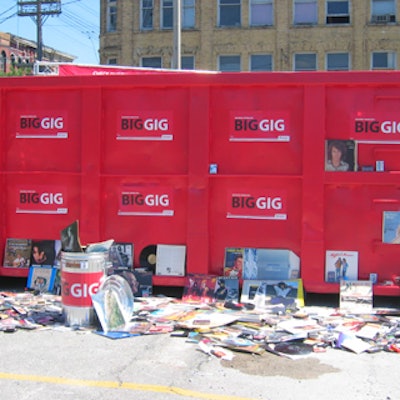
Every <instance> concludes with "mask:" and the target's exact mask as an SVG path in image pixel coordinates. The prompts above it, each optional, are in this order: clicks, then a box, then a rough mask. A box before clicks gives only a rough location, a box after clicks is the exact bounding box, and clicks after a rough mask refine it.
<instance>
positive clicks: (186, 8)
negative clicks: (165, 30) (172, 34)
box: [182, 0, 196, 29]
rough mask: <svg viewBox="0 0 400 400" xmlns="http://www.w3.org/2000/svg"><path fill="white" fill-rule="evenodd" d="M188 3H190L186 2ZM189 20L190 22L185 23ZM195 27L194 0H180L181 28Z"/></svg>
mask: <svg viewBox="0 0 400 400" xmlns="http://www.w3.org/2000/svg"><path fill="white" fill-rule="evenodd" d="M188 3H190V4H188ZM187 20H190V21H191V22H190V23H186V21H187ZM195 27H196V0H182V29H194V28H195Z"/></svg>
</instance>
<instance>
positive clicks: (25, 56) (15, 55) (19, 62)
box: [0, 32, 76, 73]
mask: <svg viewBox="0 0 400 400" xmlns="http://www.w3.org/2000/svg"><path fill="white" fill-rule="evenodd" d="M36 57H37V45H36V42H33V41H31V40H28V39H24V38H22V37H19V36H16V35H12V34H10V33H5V32H0V72H2V73H8V72H10V71H11V69H12V68H13V67H14V68H32V67H33V64H34V62H35V60H36ZM75 58H76V57H74V56H72V55H70V54H66V53H63V52H61V51H58V50H55V49H52V48H51V47H44V48H43V61H52V62H72V61H74V59H75Z"/></svg>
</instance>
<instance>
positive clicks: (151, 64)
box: [142, 57, 162, 68]
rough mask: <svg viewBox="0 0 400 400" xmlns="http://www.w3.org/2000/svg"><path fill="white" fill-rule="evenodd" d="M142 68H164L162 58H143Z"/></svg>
mask: <svg viewBox="0 0 400 400" xmlns="http://www.w3.org/2000/svg"><path fill="white" fill-rule="evenodd" d="M142 67H144V68H162V60H161V57H142Z"/></svg>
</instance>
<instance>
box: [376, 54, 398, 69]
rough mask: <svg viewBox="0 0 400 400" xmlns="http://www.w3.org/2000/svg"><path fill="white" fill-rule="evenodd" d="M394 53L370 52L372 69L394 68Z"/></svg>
mask: <svg viewBox="0 0 400 400" xmlns="http://www.w3.org/2000/svg"><path fill="white" fill-rule="evenodd" d="M395 68H396V55H395V53H392V52H383V51H377V52H374V53H372V69H395Z"/></svg>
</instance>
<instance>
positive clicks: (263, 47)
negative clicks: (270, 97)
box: [100, 0, 400, 71]
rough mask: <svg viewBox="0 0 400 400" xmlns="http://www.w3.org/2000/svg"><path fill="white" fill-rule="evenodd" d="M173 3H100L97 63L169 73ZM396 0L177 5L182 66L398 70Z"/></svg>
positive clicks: (221, 0)
mask: <svg viewBox="0 0 400 400" xmlns="http://www.w3.org/2000/svg"><path fill="white" fill-rule="evenodd" d="M173 4H174V0H136V1H131V0H101V12H100V14H101V24H100V32H101V33H100V62H101V64H118V65H125V66H143V67H162V68H170V67H171V65H172V61H173V60H172V59H173V43H174V39H173ZM399 5H400V0H207V1H206V0H203V1H201V0H181V8H182V14H181V26H182V29H181V64H182V68H187V69H193V68H195V69H202V70H221V71H264V70H267V71H268V70H270V71H305V70H307V71H310V70H311V71H312V70H371V69H398V65H399V64H398V60H397V58H398V57H397V55H398V53H399V52H400V40H399V38H400V25H399V23H398V22H397V21H399V19H400V10H399V8H400V7H399Z"/></svg>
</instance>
